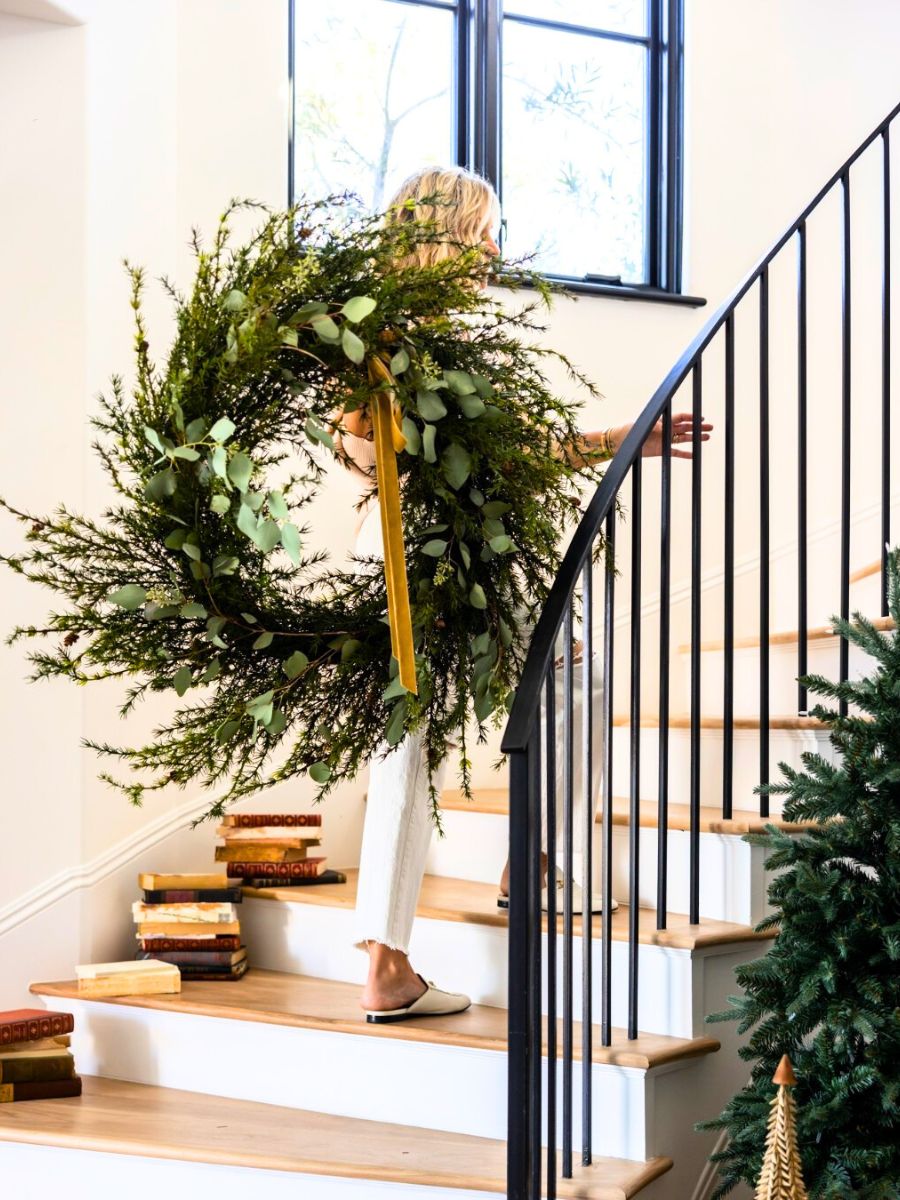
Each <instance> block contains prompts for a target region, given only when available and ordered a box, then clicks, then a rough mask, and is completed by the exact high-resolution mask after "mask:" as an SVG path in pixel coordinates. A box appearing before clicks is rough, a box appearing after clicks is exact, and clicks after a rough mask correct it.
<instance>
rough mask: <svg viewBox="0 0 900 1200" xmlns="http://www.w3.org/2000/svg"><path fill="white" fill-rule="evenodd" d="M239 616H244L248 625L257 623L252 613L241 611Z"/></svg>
mask: <svg viewBox="0 0 900 1200" xmlns="http://www.w3.org/2000/svg"><path fill="white" fill-rule="evenodd" d="M241 616H242V617H243V618H244V620H245V621H246V622H247V624H248V625H256V624H257V619H256V617H254V615H253V613H248V612H242V613H241Z"/></svg>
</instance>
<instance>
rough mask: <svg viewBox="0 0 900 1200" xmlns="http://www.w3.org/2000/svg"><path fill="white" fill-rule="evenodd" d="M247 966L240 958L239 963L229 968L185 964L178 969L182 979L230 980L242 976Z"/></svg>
mask: <svg viewBox="0 0 900 1200" xmlns="http://www.w3.org/2000/svg"><path fill="white" fill-rule="evenodd" d="M249 965H250V964H249V963H248V962H247V960H246V959H245V958H242V959H241V961H240V962H236V963H234V964H233V965H231V966H228V965H224V966H222V965H220V966H208V967H198V966H189V965H188V964H185V965H184V966H180V967H179V968H178V969H179V971H181V975H182V978H183V979H232V978H236V977H237V976H238V975H243V974H244V972H245V971H246V970H247V968H248V967H249Z"/></svg>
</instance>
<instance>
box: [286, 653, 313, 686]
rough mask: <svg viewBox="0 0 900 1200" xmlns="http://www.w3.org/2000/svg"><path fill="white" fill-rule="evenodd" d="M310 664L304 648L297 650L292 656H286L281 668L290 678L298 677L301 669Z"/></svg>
mask: <svg viewBox="0 0 900 1200" xmlns="http://www.w3.org/2000/svg"><path fill="white" fill-rule="evenodd" d="M308 666H309V659H308V658H307V657H306V655H305V654H304V653H303V651H302V650H295V651H294V653H293V654H292V655H291V656H290V658H286V659H285V660H284V662H283V663H282V664H281V669H282V671H284V673H285V675H287V677H288V679H296V678H297V676H298V675H299V674H300V672H301V671H303V670H305V669H306V668H307V667H308Z"/></svg>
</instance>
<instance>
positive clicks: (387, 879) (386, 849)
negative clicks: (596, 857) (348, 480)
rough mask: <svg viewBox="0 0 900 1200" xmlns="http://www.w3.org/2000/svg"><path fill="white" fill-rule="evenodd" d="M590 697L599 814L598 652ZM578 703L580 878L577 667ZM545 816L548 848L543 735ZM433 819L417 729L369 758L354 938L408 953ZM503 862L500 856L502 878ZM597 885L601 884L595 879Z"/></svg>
mask: <svg viewBox="0 0 900 1200" xmlns="http://www.w3.org/2000/svg"><path fill="white" fill-rule="evenodd" d="M356 552H357V554H363V555H379V556H380V555H381V553H382V548H381V521H380V516H379V512H378V508H377V507H374V508H373V509H372V510H371V511H370V512H369V513H368V515H367V516H366V518H365V520H364V521H363V524H362V526H361V527H360V530H359V534H358V536H357V541H356ZM555 682H556V688H555V721H556V738H555V741H556V764H555V765H556V822H555V825H556V851H557V854H556V858H557V863H561V862H562V857H563V794H564V793H563V787H564V770H565V765H564V755H563V753H562V747H563V728H564V725H563V723H564V698H563V680H562V671H561V670H557V672H556V681H555ZM591 683H592V687H591V704H592V707H593V712H594V720H593V723H592V737H591V743H592V745H591V753H592V759H591V765H592V770H591V786H590V790H589V803H590V808H591V819H592V820H593V815H594V812H595V811H596V807H597V802H598V800H599V797H600V783H601V770H602V764H603V729H602V721H601V719H600V717H601V713H602V704H603V679H602V676H601V672H600V664H599V661H598V660H597V657H596V655H595V656H594V664H593V671H592V680H591ZM574 684H575V686H574V703H573V715H572V743H573V764H572V765H573V777H572V791H573V801H574V803H573V841H574V853H575V858H574V860H573V873H574V876H575V880H576V882H579V883H580V882H581V876H582V870H581V848H582V845H583V830H584V826H585V823H586V813H585V789H584V785H583V762H582V760H583V751H582V745H583V741H582V737H583V734H582V716H581V714H582V693H583V680H582V667H581V666H580V664H579V665H576V667H575V669H574ZM545 715H546V714H545V711H544V709H543V707H542V710H541V728H542V729H543V730H546V721H545ZM542 741H544V743H545V744H544V745H543V746H542V755H541V758H542V763H543V779H542V786H541V794H542V797H543V801H542V803H543V815H542V821H541V847H542V849H544V850H546V848H547V800H546V792H547V788H546V763H547V757H546V737H543V738H542ZM446 765H447V760H446V759H445V760H444V763H442V765H441V767H440V768H439V771H438V775H437V778H436V779H435V786H436V787H437V789H438V790H439V791H440V788H441V786H442V780H443V776H444V774H445V769H446ZM432 830H433V821H432V818H431V802H430V798H429V791H428V768H427V765H426V762H425V755H424V754H423V751H422V742H421V737H420V736H419V735H417V734H413V735H410V736H408V737H406V738H404V739H403V741H402V742H400V744H399V745H398V746H396V747H395V748H394V749H393V750H391V751H389V752H388V747H387V745H386V744H385V745H383V746H381V747H380V748H379V751H378V753H377V754H376V756H375V758H373V759H372V761H371V763H370V764H369V792H368V799H367V801H366V816H365V823H364V825H363V839H362V849H361V852H360V862H359V883H358V887H357V894H356V917H355V934H354V944H355V945H356V946H358V947H359V948H360V949H365V948H366V943H367V942H370V941H375V942H381V943H382V944H383V945H385V946H389V947H390V948H391V949H393V950H402V951H403V952H404V953H408V952H409V940H410V935H411V933H412V925H413V919H414V917H415V913H416V905H417V903H418V899H419V891H420V889H421V886H422V877H423V875H424V874H425V859H426V858H427V856H428V847H429V844H430V842H431V835H432ZM502 869H503V863H502V862H498V863H497V878H498V880H499V878H500V873H501V871H502ZM595 889H596V883H595Z"/></svg>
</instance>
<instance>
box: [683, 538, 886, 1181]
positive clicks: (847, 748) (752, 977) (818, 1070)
mask: <svg viewBox="0 0 900 1200" xmlns="http://www.w3.org/2000/svg"><path fill="white" fill-rule="evenodd" d="M888 566H889V597H890V613H891V616H892V617H893V622H894V628H893V630H892V631H890V632H887V633H880V632H879V631H878V630H876V629H875V628H874V626H873V625H872V623H871V622H870V621H869V620H867V619H866V618H864V617H862V616H861V615H860V614H859V613H854V614H853V617H854V619H853V621H852V622H844V621H841V620H839V619H837V618H834V620H833V624H834V628H835V631H836V632H837V633H839V634H842V635H843V636H844V637H846V638H848V639H849V640H850V642H851V643H853V644H855V645H857V646H859V647H861V649H862V650H864V651H865V652H866V653H867V654H869V655H871V657H872V659H873V661H874V667H873V671H872V673H871V674H870V675H869V676H868V677H867V678H865V679H861V680H856V681H847V682H845V683H831V682H829V681H828V680H826V679H824V678H822V677H820V676H809V677H807V679H806V683H807V685H808V687H809V689H810V691H811V692H814V693H817V694H819V695H821V696H824V697H827V698H828V699H830V700H831V701H840V700H846V701H847V702H848V705H849V709H848V715H847V716H845V717H841V716H840V715H839V713H838V711H837V710H836V709H831V708H827V707H825V706H824V705H823V704H819V705H817V706H816V707H815V708H813V709H812V711H811V715H812V716H815V717H819V718H821V719H822V720H825V721H827V722H828V724H829V725H830V726H831V741H832V743H833V745H834V747H835V751H836V754H835V761H834V762H833V763H832V762H828V761H827V760H826V759H825V758H824V757H822V756H821V755H819V754H811V753H807V754H804V755H803V764H804V770H803V771H800V772H798V771H794V770H792V769H790V768H789V767H787V766H786V765H785V764H784V763H782V764H781V770H782V772H783V775H784V780H783V781H782V782H780V783H778V784H771V785H769V786H768V787H767V788H765V789H762V788H760V789H758V790H760V791H762V790H765V791H768V792H771V793H775V794H780V795H783V796H785V797H786V800H785V805H784V816H785V818H786V819H787V820H790V821H814V822H819V827H818V828H817V829H815V830H813V831H811V832H809V833H804V834H802V835H798V836H791V835H788V834H786V833H783V832H780V831H778V830H777V829H775V828H774V827H770V831H769V832H768V833H766V834H762V835H758V836H748V838H747V840H748V841H752V842H754V843H756V844H758V845H763V846H765V847H767V848H768V849H769V850H771V851H772V853H771V855H770V856H769V858H768V859H767V866H768V868H769V869H770V870H771V871H774V872H777V874H775V875H774V877H773V879H772V882H771V884H770V886H769V900H770V903H771V906H772V909H773V911H772V914H771V916H770V917H768V918H767V919H766V920H765V921H763V922H762V923H761V925H760V926H759V927H758V928H759V929H761V930H763V929H772V928H778V929H779V933H778V936H777V938H776V939H775V941H774V942H773V944H772V948H771V949H770V950H769V952H768V953H767V954H766V955H765V956H764V957H763V958H760V959H757V960H756V961H755V962H752V963H748V964H747V965H745V966H743V967H739V968H738V969H737V972H736V974H737V980H738V983H739V984H740V985H741V987H742V988H743V989H744V994H743V995H742V996H740V997H732V998H731V1004H732V1006H733V1008H732V1010H731V1011H729V1012H727V1013H719V1014H716V1016H714V1017H712V1018H710V1019H711V1020H727V1019H729V1018H732V1019H734V1018H736V1019H739V1020H740V1022H741V1024H740V1031H741V1032H742V1033H745V1032H747V1031H749V1030H752V1033H751V1036H750V1038H749V1040H748V1042H747V1044H746V1046H744V1047H743V1048H742V1049H741V1055H742V1057H743V1058H744V1059H745V1060H746V1061H747V1062H750V1063H752V1064H753V1070H752V1077H751V1081H750V1083H749V1084H748V1085H747V1087H745V1088H744V1089H743V1090H742V1091H741V1092H739V1093H738V1094H737V1095H736V1096H734V1097H733V1098H732V1099H731V1100H730V1101H729V1103H728V1105H727V1106H726V1108H725V1110H724V1112H723V1113H722V1114H721V1116H720V1117H718V1118H717V1119H716V1120H714V1121H710V1122H707V1123H705V1125H704V1126H703V1128H707V1129H726V1130H727V1131H728V1134H729V1137H730V1141H729V1143H728V1145H727V1146H726V1147H725V1149H724V1150H722V1151H721V1153H719V1154H716V1155H714V1159H715V1161H718V1162H719V1164H720V1168H719V1169H720V1186H719V1188H718V1191H717V1192H716V1198H718V1197H722V1196H725V1195H727V1194H728V1192H730V1191H731V1190H732V1188H734V1187H735V1186H736V1185H737V1184H738V1183H739V1182H740V1181H743V1182H745V1183H747V1184H749V1185H750V1186H751V1187H753V1186H755V1184H756V1181H757V1179H758V1178H759V1174H760V1165H761V1164H760V1157H761V1156H760V1148H761V1146H762V1145H763V1142H764V1138H765V1131H766V1124H767V1116H768V1109H769V1098H770V1094H771V1090H770V1089H771V1084H770V1080H771V1078H772V1074H773V1072H774V1070H775V1066H776V1064H777V1063H778V1061H779V1060H780V1059H781V1056H782V1055H783V1054H789V1055H790V1057H791V1059H792V1060H793V1062H794V1063H795V1064H796V1068H797V1074H798V1077H799V1083H798V1086H797V1090H796V1093H797V1094H796V1098H797V1104H798V1118H797V1139H798V1145H799V1148H800V1153H801V1155H802V1158H803V1171H804V1176H805V1178H806V1181H807V1187H808V1188H809V1192H810V1196H811V1197H813V1198H815V1200H847V1198H848V1197H855V1198H856V1200H897V1197H900V549H895V550H894V551H892V553H891V554H890V555H889V560H888Z"/></svg>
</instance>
